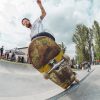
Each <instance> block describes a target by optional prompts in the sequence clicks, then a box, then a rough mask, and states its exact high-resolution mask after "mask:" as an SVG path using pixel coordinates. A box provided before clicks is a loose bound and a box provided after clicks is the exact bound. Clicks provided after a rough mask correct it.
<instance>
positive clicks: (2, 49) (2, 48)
mask: <svg viewBox="0 0 100 100" xmlns="http://www.w3.org/2000/svg"><path fill="white" fill-rule="evenodd" d="M0 51H1V57H2V56H3V51H4V46H2V47H1V49H0Z"/></svg>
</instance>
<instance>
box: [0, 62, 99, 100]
mask: <svg viewBox="0 0 100 100" xmlns="http://www.w3.org/2000/svg"><path fill="white" fill-rule="evenodd" d="M95 69H96V70H95V71H94V72H93V74H91V75H90V76H89V77H88V78H87V79H86V80H85V81H84V82H83V83H82V84H81V85H80V86H79V88H78V89H77V91H74V92H72V93H71V94H69V95H67V94H66V95H64V96H63V97H60V98H59V99H58V100H83V99H82V98H85V99H84V100H99V99H86V98H87V97H88V94H89V93H90V97H91V98H92V95H91V93H95V92H94V91H93V92H89V91H92V90H95V91H96V89H97V91H98V92H99V93H100V91H99V90H100V85H99V84H98V82H100V79H99V76H100V75H99V71H100V68H99V67H96V68H95ZM77 73H78V74H77V77H78V78H79V79H80V80H81V79H82V78H84V76H86V75H87V74H88V72H87V71H86V70H83V71H77ZM95 79H96V80H95ZM96 82H97V83H96ZM92 86H93V87H92ZM95 86H96V87H95ZM87 89H89V90H88V92H87ZM63 91H64V90H63V89H62V88H60V87H59V86H57V85H55V84H54V83H53V82H51V81H50V80H45V79H44V78H43V76H42V75H41V74H40V73H39V72H38V71H36V70H35V69H34V68H33V67H32V66H31V65H28V64H17V63H9V62H6V61H2V60H0V100H45V99H47V98H50V97H53V96H55V95H56V94H59V93H61V92H63ZM86 92H87V93H88V94H87V95H86V94H84V93H86ZM96 94H97V92H96ZM96 94H95V95H96ZM78 96H79V97H78ZM80 96H81V97H80ZM82 96H83V97H82ZM96 96H97V98H98V97H99V95H98V94H97V95H96Z"/></svg>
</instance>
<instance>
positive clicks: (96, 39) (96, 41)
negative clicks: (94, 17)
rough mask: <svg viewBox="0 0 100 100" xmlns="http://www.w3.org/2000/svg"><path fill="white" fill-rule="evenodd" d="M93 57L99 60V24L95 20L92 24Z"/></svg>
mask: <svg viewBox="0 0 100 100" xmlns="http://www.w3.org/2000/svg"><path fill="white" fill-rule="evenodd" d="M93 34H94V45H95V46H94V51H95V59H97V60H100V25H99V23H98V22H97V21H94V24H93Z"/></svg>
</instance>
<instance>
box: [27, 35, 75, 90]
mask: <svg viewBox="0 0 100 100" xmlns="http://www.w3.org/2000/svg"><path fill="white" fill-rule="evenodd" d="M28 54H29V58H30V62H31V64H32V65H33V67H34V68H36V69H37V70H38V71H39V72H40V73H41V74H43V75H44V76H45V78H46V79H50V80H51V81H53V82H54V83H55V84H57V85H59V86H60V87H62V88H64V89H66V88H67V87H69V86H70V85H71V84H72V83H73V81H74V80H75V76H74V74H73V71H72V70H71V68H70V67H69V66H68V62H67V61H66V60H63V56H64V51H63V49H62V48H61V47H60V46H59V45H58V44H57V43H56V42H55V41H54V40H52V39H51V38H49V37H46V36H41V37H37V38H35V39H33V40H32V41H31V43H30V45H29V48H28ZM62 60H63V62H62V63H59V62H61V61H62ZM55 65H56V67H55V68H54V66H55Z"/></svg>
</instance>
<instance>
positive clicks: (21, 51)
mask: <svg viewBox="0 0 100 100" xmlns="http://www.w3.org/2000/svg"><path fill="white" fill-rule="evenodd" d="M13 53H14V54H15V58H16V61H18V62H27V59H28V57H27V55H28V47H22V48H15V49H11V50H5V54H6V55H8V54H9V57H6V58H8V60H11V57H12V56H11V55H13Z"/></svg>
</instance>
